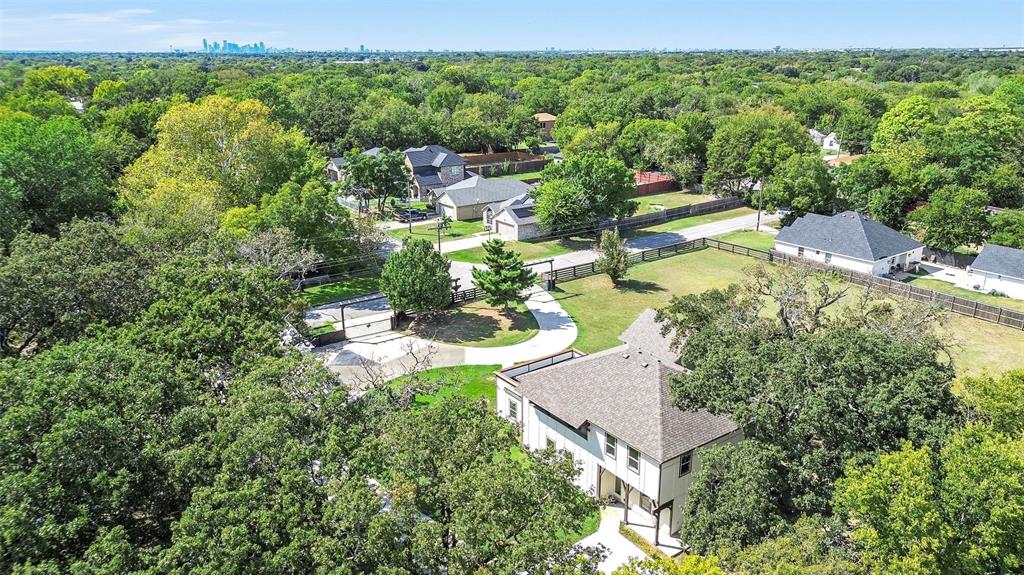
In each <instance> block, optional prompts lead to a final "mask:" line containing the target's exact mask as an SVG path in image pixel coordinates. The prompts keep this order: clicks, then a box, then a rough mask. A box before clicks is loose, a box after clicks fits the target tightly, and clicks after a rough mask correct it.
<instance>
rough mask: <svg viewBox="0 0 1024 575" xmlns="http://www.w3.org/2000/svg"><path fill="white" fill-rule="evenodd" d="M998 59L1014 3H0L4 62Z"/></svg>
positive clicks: (1022, 21)
mask: <svg viewBox="0 0 1024 575" xmlns="http://www.w3.org/2000/svg"><path fill="white" fill-rule="evenodd" d="M204 37H205V38H209V39H210V40H211V41H212V40H215V39H216V40H223V39H227V40H229V41H231V42H238V43H248V42H256V41H260V40H262V41H263V42H265V43H266V44H267V45H269V46H276V47H292V48H297V49H312V50H325V49H338V50H340V49H343V48H345V47H348V48H350V49H353V50H355V49H357V48H358V47H359V45H360V44H365V45H366V46H367V47H368V48H371V49H372V48H390V49H399V50H402V49H409V50H421V49H424V50H425V49H428V48H432V49H434V50H443V49H451V50H480V49H486V50H522V49H542V48H546V47H555V48H560V49H581V48H584V49H661V48H670V49H675V48H681V49H712V48H771V47H773V46H776V45H781V46H783V47H786V48H846V47H882V48H890V47H893V48H916V47H978V46H985V47H999V46H1022V45H1024V1H1022V0H1013V1H1006V0H960V1H943V0H938V1H925V0H862V1H853V2H851V1H849V0H845V1H836V2H829V1H827V0H820V1H809V0H782V1H771V0H762V1H761V2H752V1H743V0H705V1H696V0H676V1H674V2H669V1H664V0H662V1H655V0H633V1H625V0H618V1H612V0H590V1H583V0H547V1H543V0H506V1H502V2H497V1H493V0H476V1H470V0H458V1H451V0H417V1H410V0H377V1H373V0H364V1H354V0H334V1H331V2H324V1H312V0H299V1H289V0H277V1H268V0H249V1H245V2H243V1H236V0H219V1H217V0H207V1H199V0H176V1H165V2H154V1H149V2H145V1H131V0H89V1H84V0H62V1H57V0H28V1H26V0H2V2H0V49H3V50H123V51H149V50H167V49H168V48H169V47H171V46H173V47H175V48H183V49H191V48H196V47H198V46H199V45H200V44H201V42H202V39H203V38H204Z"/></svg>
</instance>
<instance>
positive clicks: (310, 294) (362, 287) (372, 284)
mask: <svg viewBox="0 0 1024 575" xmlns="http://www.w3.org/2000/svg"><path fill="white" fill-rule="evenodd" d="M375 291H377V276H376V274H374V275H367V276H359V277H353V278H349V279H346V280H345V281H341V282H337V283H332V284H324V285H319V286H315V287H311V288H306V289H304V290H302V299H304V300H306V303H307V304H309V305H311V306H315V305H320V304H325V303H330V302H334V301H341V300H345V299H349V298H352V297H356V296H360V295H363V294H367V293H371V292H375Z"/></svg>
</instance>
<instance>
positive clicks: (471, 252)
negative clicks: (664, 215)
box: [448, 192, 755, 264]
mask: <svg viewBox="0 0 1024 575" xmlns="http://www.w3.org/2000/svg"><path fill="white" fill-rule="evenodd" d="M677 193H678V192H677ZM752 213H755V210H752V209H750V208H736V209H733V210H726V211H724V212H716V213H711V214H701V215H699V216H690V217H686V218H681V219H678V220H674V221H671V222H666V223H664V224H660V225H657V226H654V227H650V228H644V229H642V230H634V231H629V232H625V233H624V234H623V236H624V237H636V236H641V235H645V234H656V233H664V232H670V231H671V232H674V231H679V230H684V229H686V228H690V227H693V226H699V225H701V224H707V223H711V222H719V221H722V220H728V219H730V218H736V217H739V216H744V215H747V214H752ZM596 242H597V239H596V238H593V237H572V238H564V239H557V240H544V241H536V242H530V241H525V242H516V241H510V242H505V247H506V248H509V249H511V250H515V251H516V252H518V253H519V255H521V256H522V257H523V259H524V260H525V261H531V260H541V259H545V258H552V257H555V256H560V255H562V254H567V253H569V252H575V251H579V250H589V249H591V248H592V247H594V243H596ZM448 257H449V258H451V259H453V260H455V261H460V262H469V263H473V264H479V263H483V261H484V250H483V248H480V247H476V248H472V249H468V250H459V251H457V252H451V253H449V254H448Z"/></svg>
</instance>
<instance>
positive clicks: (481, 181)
mask: <svg viewBox="0 0 1024 575" xmlns="http://www.w3.org/2000/svg"><path fill="white" fill-rule="evenodd" d="M531 189H532V187H531V186H530V184H527V183H525V182H522V181H520V180H516V179H514V178H493V179H487V178H484V177H483V176H472V177H469V178H466V179H465V180H462V181H461V182H456V183H454V184H452V185H450V186H448V187H446V188H445V189H444V192H443V193H444V195H447V196H448V197H449V198H451V201H452V202H453V203H454V204H455V205H456V206H468V205H475V204H490V203H494V202H503V201H505V200H507V199H509V198H513V197H515V196H519V195H521V194H524V193H526V192H529V191H530V190H531Z"/></svg>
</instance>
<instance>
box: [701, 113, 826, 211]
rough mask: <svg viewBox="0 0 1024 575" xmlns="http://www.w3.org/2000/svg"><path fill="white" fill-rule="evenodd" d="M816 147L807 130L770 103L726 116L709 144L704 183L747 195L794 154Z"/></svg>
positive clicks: (711, 187) (809, 150)
mask: <svg viewBox="0 0 1024 575" xmlns="http://www.w3.org/2000/svg"><path fill="white" fill-rule="evenodd" d="M815 150H816V146H815V144H814V141H813V140H811V138H810V136H808V135H807V132H806V130H805V129H804V128H803V127H802V126H801V125H800V124H799V123H798V122H797V121H796V119H795V118H794V117H793V115H792V114H789V113H788V112H784V111H783V110H782V109H780V108H777V107H771V106H767V107H763V108H758V109H754V110H749V111H746V112H742V113H740V114H736V115H732V116H726V117H725V118H723V119H722V120H721V122H720V123H719V125H718V127H717V129H716V130H715V135H714V137H713V138H712V139H711V143H709V144H708V169H707V172H706V173H705V174H704V185H705V186H706V187H707V188H708V189H710V190H715V191H718V192H721V193H724V194H727V195H739V196H745V197H746V196H749V194H750V193H751V191H752V190H753V189H754V185H755V184H756V183H757V182H759V181H763V180H764V179H765V178H768V177H769V176H771V175H772V173H773V172H774V170H775V168H776V167H777V166H778V165H779V164H781V163H782V161H784V160H785V159H786V158H788V157H789V156H790V155H792V154H810V153H813V152H815Z"/></svg>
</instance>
